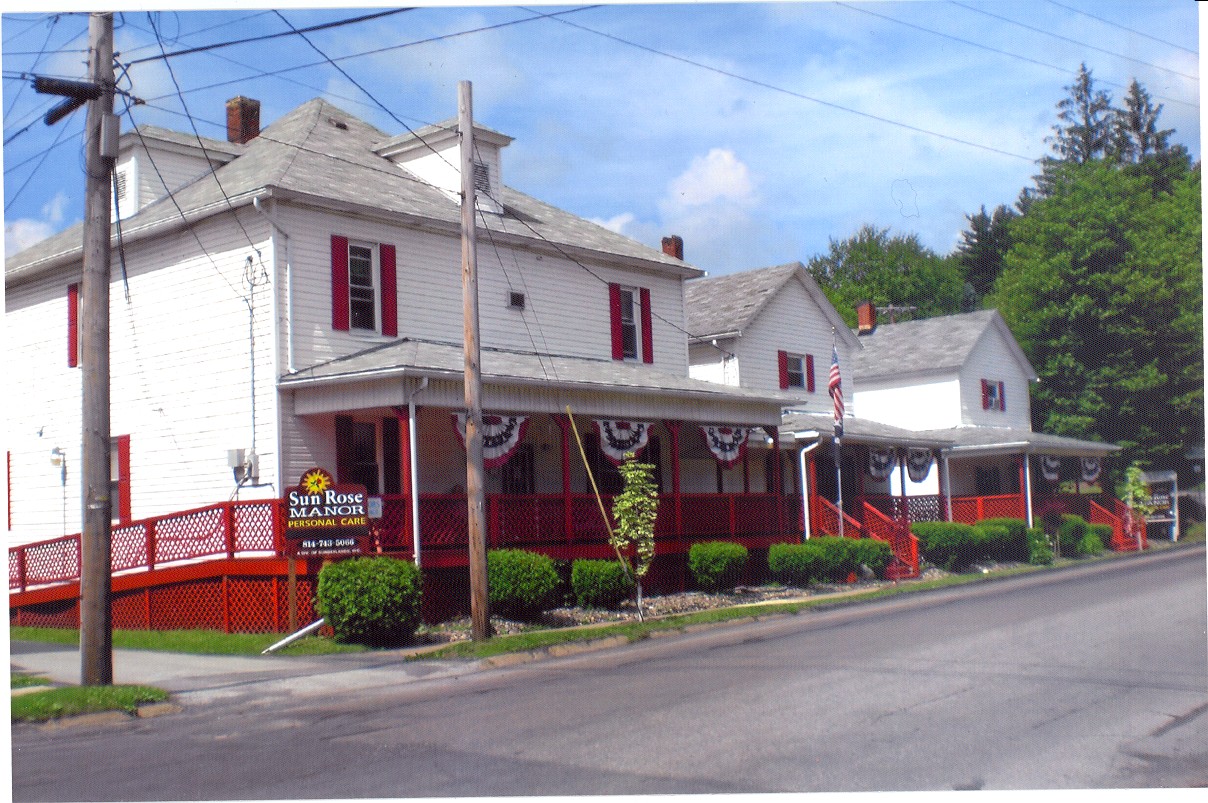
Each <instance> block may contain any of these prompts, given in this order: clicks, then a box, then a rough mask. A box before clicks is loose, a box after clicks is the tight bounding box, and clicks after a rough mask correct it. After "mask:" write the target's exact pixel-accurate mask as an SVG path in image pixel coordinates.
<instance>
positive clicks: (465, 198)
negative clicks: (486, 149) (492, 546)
mask: <svg viewBox="0 0 1208 803" xmlns="http://www.w3.org/2000/svg"><path fill="white" fill-rule="evenodd" d="M457 127H458V130H459V132H460V133H461V294H462V311H463V315H464V318H465V355H466V357H465V385H466V506H467V518H466V522H467V525H468V529H469V533H468V536H469V538H468V540H469V550H470V555H469V560H470V618H471V634H472V636H473V637H474V640H475V641H482V640H484V639H487V638H490V636H491V615H490V610H489V608H488V601H487V539H486V514H485V511H486V492H485V489H484V486H483V467H482V365H481V350H480V348H479V343H478V250H477V244H476V241H475V224H474V213H475V206H476V204H475V194H474V101H473V90H472V87H471V85H470V82H469V81H460V82H458V84H457Z"/></svg>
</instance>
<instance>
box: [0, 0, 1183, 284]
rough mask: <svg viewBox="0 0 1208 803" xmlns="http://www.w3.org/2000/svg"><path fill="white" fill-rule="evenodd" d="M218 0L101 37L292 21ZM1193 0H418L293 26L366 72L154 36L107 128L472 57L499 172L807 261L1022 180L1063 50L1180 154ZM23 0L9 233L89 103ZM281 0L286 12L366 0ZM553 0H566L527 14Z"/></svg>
mask: <svg viewBox="0 0 1208 803" xmlns="http://www.w3.org/2000/svg"><path fill="white" fill-rule="evenodd" d="M227 5H228V6H230V8H229V10H212V11H201V12H199V11H185V10H164V11H161V12H154V13H152V14H151V15H149V14H148V13H147V12H146V11H144V10H133V9H129V10H124V11H122V13H121V15H120V16H119V19H118V24H117V32H116V41H117V50H118V51H119V52H120V54H121V55H120V56H119V59H120V60H121V61H123V62H130V61H133V60H136V59H141V58H147V57H150V56H154V55H157V54H158V53H159V52H160V45H159V44H158V43H157V36H156V31H158V34H159V38H160V39H162V41H163V47H164V49H165V50H166V51H168V52H169V53H170V52H174V51H177V50H183V49H186V48H191V47H197V46H199V45H206V44H211V43H217V42H224V41H231V40H235V39H242V38H249V37H254V36H260V35H264V34H272V33H279V32H283V31H286V30H288V26H287V25H286V23H285V22H283V21H282V20H281V18H280V17H278V16H277V14H276V13H274V12H273V11H271V10H264V9H259V8H256V7H254V6H251V7H249V6H247V5H236V4H235V3H228V4H227ZM1197 6H1198V4H1195V3H1192V2H1189V0H1163V1H1161V2H1158V1H1157V0H1154V1H1153V2H1147V1H1146V0H1123V1H1118V2H1111V1H1110V0H1107V1H1105V0H1093V1H1092V0H1060V1H1059V2H1058V0H1001V1H999V2H986V0H962V1H961V2H936V1H935V0H915V1H913V2H864V3H834V2H784V3H733V4H721V3H677V4H671V5H604V6H595V7H587V6H551V5H534V6H527V7H524V8H521V7H518V6H506V5H478V6H473V7H470V6H456V5H442V6H434V7H421V8H417V9H415V10H411V11H407V12H404V13H400V14H396V15H393V16H390V17H386V18H383V19H379V20H375V21H372V22H365V23H360V24H356V25H350V26H347V27H342V28H337V29H333V30H328V31H322V32H316V33H313V34H308V36H309V38H310V39H311V41H313V42H314V44H315V45H317V46H318V48H319V49H320V50H322V51H323V53H324V54H326V55H327V56H330V57H332V58H333V59H337V60H338V63H339V65H340V66H341V67H342V68H343V69H344V70H345V71H346V72H347V73H348V75H349V76H351V78H352V79H353V80H354V81H355V82H356V84H360V85H361V86H362V87H364V88H365V89H366V90H368V92H369V93H370V94H371V95H372V98H371V97H369V95H367V94H366V93H365V92H363V91H362V90H361V89H360V88H358V87H357V86H356V84H354V83H353V82H352V81H350V80H348V78H346V77H345V76H343V75H341V74H340V73H339V72H338V71H337V70H336V69H335V68H334V67H333V66H331V65H330V64H327V63H318V64H316V62H322V61H323V59H322V57H321V56H319V55H318V54H317V53H316V52H315V50H313V49H312V48H311V46H310V45H308V44H307V43H306V42H305V41H302V40H301V39H300V38H299V37H296V36H291V37H286V38H280V39H272V40H268V41H262V42H257V43H251V44H243V45H237V46H233V47H229V48H223V49H217V50H211V51H208V52H205V53H198V54H195V55H187V56H180V57H177V58H173V59H171V60H170V61H169V62H167V63H169V64H170V65H171V68H172V72H171V73H169V70H168V69H167V67H166V66H165V62H164V61H162V60H159V61H147V62H143V63H141V64H137V65H134V66H132V67H131V68H130V69H129V71H128V74H127V77H128V80H127V81H125V82H123V87H124V88H126V89H127V90H128V91H129V92H130V93H131V94H132V95H134V96H136V97H138V98H140V99H142V100H144V101H146V103H145V104H144V105H140V106H136V107H134V108H133V109H132V112H131V116H123V119H122V128H123V130H129V128H130V126H131V125H132V124H133V123H138V124H142V123H151V124H156V125H161V126H166V127H170V128H174V129H177V130H183V131H190V130H191V128H190V123H189V117H192V119H193V121H194V122H195V123H196V126H197V129H198V131H199V132H200V133H201V134H202V135H205V136H210V137H215V138H224V137H225V127H224V125H225V123H224V120H225V117H224V115H225V111H224V103H225V101H226V100H227V99H228V98H230V97H233V96H235V95H237V94H242V95H246V96H249V97H254V98H257V99H259V100H260V101H261V102H262V104H263V105H262V109H261V120H262V123H263V124H265V125H267V124H269V123H271V122H272V121H273V120H275V119H277V118H278V117H280V116H282V115H283V114H285V113H286V112H288V111H289V110H290V109H292V108H294V107H296V106H298V105H300V104H301V103H304V102H305V101H307V100H309V99H311V98H313V97H317V96H325V97H326V98H327V99H328V100H330V101H331V102H333V103H335V104H336V105H338V106H340V107H342V108H344V109H346V110H348V111H349V112H351V113H353V114H356V115H357V116H360V117H362V118H363V119H366V120H368V121H369V122H371V123H373V124H374V125H376V126H378V127H379V128H381V129H382V130H384V131H386V132H387V133H388V134H391V135H393V134H398V133H402V132H403V131H404V130H405V129H404V127H403V126H402V125H401V124H400V123H399V122H396V120H395V119H393V118H392V117H391V115H390V114H388V113H387V112H386V111H383V109H382V106H384V107H386V108H387V109H389V110H390V112H392V113H393V115H394V116H397V117H398V118H399V119H400V120H402V121H403V122H405V123H406V125H407V126H409V127H411V128H417V127H419V126H421V125H424V124H427V123H431V122H438V121H441V120H446V119H449V118H452V117H455V116H456V110H457V82H458V81H459V80H470V81H472V82H473V85H474V107H475V108H474V110H475V117H476V120H477V121H478V122H480V123H482V124H484V125H487V126H489V127H491V128H494V129H496V130H498V131H501V132H503V133H505V134H508V135H510V136H512V137H515V141H514V142H513V143H512V144H511V145H510V146H509V147H508V148H507V149H506V151H505V164H504V171H505V172H504V180H505V182H506V183H507V184H509V185H511V186H513V187H515V188H517V189H519V190H521V191H523V192H526V193H529V194H531V195H533V196H536V197H537V198H540V199H542V200H544V201H547V202H549V203H553V204H555V205H557V206H559V207H562V208H564V209H566V210H569V211H571V212H574V213H575V214H578V215H580V216H582V217H586V218H590V219H592V220H595V221H597V222H600V223H602V224H604V225H607V226H609V227H610V228H613V229H615V230H618V231H620V232H622V233H624V234H626V235H628V236H630V237H633V238H634V239H636V240H639V241H641V242H644V243H646V244H648V245H652V246H654V247H658V244H659V241H660V239H661V238H662V237H663V236H665V235H667V234H679V235H680V236H682V237H683V238H684V241H685V258H686V259H687V260H688V261H689V262H690V263H692V264H694V265H696V266H698V267H701V268H703V269H705V270H707V271H709V272H710V274H712V275H720V274H725V273H731V272H733V271H736V270H743V269H748V268H756V267H764V266H767V265H774V264H781V263H784V262H790V261H794V260H801V261H803V262H805V261H807V260H808V259H809V258H810V257H812V256H814V255H816V254H820V253H824V252H825V251H826V250H827V248H828V244H829V241H830V240H831V239H842V238H845V237H848V236H850V235H852V234H853V233H854V232H855V231H856V230H857V229H858V228H859V227H860V226H861V225H863V224H865V223H870V224H873V225H875V226H878V227H883V228H889V229H891V230H892V231H893V232H895V233H916V234H918V236H919V238H920V240H921V241H922V242H923V244H924V245H926V246H928V247H930V248H932V249H933V250H935V251H936V252H938V253H941V254H944V253H948V252H949V251H951V250H952V248H953V247H954V246H955V245H956V243H957V242H958V241H959V239H960V232H961V230H962V229H964V228H965V226H966V219H965V216H966V215H968V214H972V213H975V212H977V211H978V209H979V208H980V207H981V206H982V205H983V204H984V205H985V206H986V207H987V208H988V209H993V207H995V206H996V205H998V204H1003V203H1005V204H1011V203H1013V202H1014V201H1015V199H1016V198H1017V197H1018V195H1019V192H1020V190H1021V189H1022V188H1024V187H1025V186H1028V185H1029V184H1030V182H1031V177H1032V176H1033V175H1034V174H1035V173H1036V164H1035V161H1036V159H1038V158H1040V157H1041V156H1043V155H1044V154H1045V153H1046V151H1047V146H1046V144H1045V137H1046V136H1048V135H1049V134H1050V133H1051V127H1052V125H1053V124H1054V123H1055V122H1056V109H1055V106H1056V104H1057V102H1058V101H1059V100H1060V99H1061V98H1062V97H1063V96H1064V95H1065V90H1064V87H1065V86H1067V85H1069V84H1070V83H1071V82H1072V81H1073V79H1074V77H1075V74H1076V72H1077V70H1078V66H1079V64H1080V63H1082V62H1085V63H1086V64H1087V66H1088V67H1089V68H1090V69H1091V70H1092V71H1093V74H1094V77H1095V80H1096V85H1097V87H1098V88H1100V89H1103V90H1106V91H1108V92H1109V93H1110V94H1111V95H1112V97H1113V99H1116V100H1119V99H1121V98H1122V97H1123V95H1124V93H1125V91H1126V87H1127V85H1128V83H1129V82H1130V81H1131V80H1132V79H1133V78H1134V77H1135V78H1136V79H1137V80H1139V81H1140V82H1141V84H1142V85H1143V86H1144V87H1145V88H1146V89H1147V90H1148V91H1149V93H1150V95H1151V96H1152V97H1153V98H1154V101H1155V102H1156V103H1162V104H1164V111H1163V114H1162V124H1163V127H1164V128H1173V129H1175V130H1176V133H1175V135H1174V140H1175V141H1176V142H1179V143H1181V144H1183V145H1185V146H1186V147H1187V148H1188V149H1189V150H1190V151H1191V153H1192V155H1193V156H1194V157H1195V158H1196V159H1199V158H1200V113H1199V94H1200V90H1199V81H1198V75H1199V57H1198V49H1199V30H1198V28H1199V20H1198V11H1199V9H1198V7H1197ZM20 7H21V6H15V7H11V9H10V11H9V12H8V13H5V14H4V15H3V18H2V27H0V35H2V37H3V39H2V41H3V44H2V46H0V48H2V51H3V70H4V83H3V104H4V135H5V139H6V140H10V139H11V141H10V142H8V144H6V145H5V146H4V149H3V161H4V202H5V212H4V218H5V248H6V253H7V254H11V253H13V252H14V249H15V248H18V247H24V246H27V245H29V244H31V243H32V242H35V241H36V240H37V239H40V238H41V237H45V236H48V235H49V234H52V233H54V232H55V231H59V230H61V229H63V228H66V227H67V226H70V225H71V224H73V223H75V222H76V221H78V220H80V219H81V218H82V216H83V171H82V161H83V157H82V152H81V148H82V146H81V141H80V131H81V129H82V127H83V122H84V113H83V111H82V110H81V111H78V112H76V113H75V114H73V115H72V116H71V117H69V118H68V119H67V120H66V121H64V122H61V123H59V124H58V125H56V126H54V127H51V128H48V127H47V126H45V125H44V124H43V123H42V121H41V119H40V118H41V115H42V114H44V113H45V111H46V110H47V109H48V108H50V107H51V106H53V105H54V104H55V103H57V101H58V99H57V98H53V97H49V96H40V95H36V94H35V93H34V92H33V91H32V89H31V88H30V87H29V82H28V79H25V80H22V77H21V76H22V75H23V74H25V75H28V74H31V73H37V74H43V75H57V76H63V77H70V78H83V77H84V75H85V68H84V58H85V55H84V47H85V45H86V41H87V18H86V15H84V14H83V13H78V10H79V9H82V8H86V6H82V5H77V6H75V9H76V10H77V12H76V13H64V14H61V15H59V16H57V18H54V17H53V15H52V14H48V13H47V12H45V10H43V9H41V8H39V9H38V10H37V11H36V12H35V11H32V10H30V11H20V10H18V9H19V8H20ZM61 8H63V9H65V10H68V9H71V7H70V6H66V5H64V6H61ZM115 8H117V9H118V10H121V4H120V3H119V4H117V5H116V6H115ZM163 8H165V9H170V8H171V6H170V5H169V6H163ZM280 9H281V12H282V13H283V14H284V15H285V16H286V18H287V19H288V20H289V22H290V23H291V24H293V25H294V26H296V27H299V28H301V27H304V26H309V25H315V24H319V23H322V22H326V21H330V20H339V19H345V18H348V17H352V16H356V15H359V14H361V13H365V12H366V11H367V10H369V9H365V8H361V7H354V6H343V7H337V8H331V7H328V8H322V9H321V8H317V7H313V6H311V7H298V6H297V5H296V4H295V6H294V7H288V6H280ZM558 11H567V12H569V13H566V14H563V15H559V16H558V17H556V18H551V17H548V16H546V17H544V18H542V16H541V15H549V14H551V13H553V12H558ZM507 23H514V24H507ZM425 40H427V41H425ZM403 45H407V46H403ZM371 51H377V52H371ZM362 54H367V55H362ZM345 56H354V57H352V58H342V57H345ZM308 65H310V66H308ZM266 73H273V74H271V75H270V74H266ZM173 79H175V83H177V84H179V87H180V93H179V94H178V92H177V88H176V85H175V84H174V80H173ZM379 104H381V105H379ZM186 113H187V115H188V116H186ZM56 142H57V143H58V144H57V145H56ZM43 157H45V158H43Z"/></svg>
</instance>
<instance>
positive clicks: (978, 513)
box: [952, 494, 1027, 524]
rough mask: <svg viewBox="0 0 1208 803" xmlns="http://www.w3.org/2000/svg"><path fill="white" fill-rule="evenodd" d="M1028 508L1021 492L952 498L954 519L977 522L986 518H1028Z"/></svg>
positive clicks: (966, 522) (968, 522) (967, 522)
mask: <svg viewBox="0 0 1208 803" xmlns="http://www.w3.org/2000/svg"><path fill="white" fill-rule="evenodd" d="M1026 518H1027V508H1026V506H1025V505H1024V500H1023V497H1022V496H1020V495H1019V494H1007V495H1002V496H960V497H953V499H952V520H953V521H959V522H962V523H964V524H977V523H978V522H979V521H983V520H985V519H1026Z"/></svg>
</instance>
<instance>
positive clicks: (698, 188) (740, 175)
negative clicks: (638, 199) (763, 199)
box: [666, 148, 755, 209]
mask: <svg viewBox="0 0 1208 803" xmlns="http://www.w3.org/2000/svg"><path fill="white" fill-rule="evenodd" d="M668 190H669V193H670V194H669V196H668V198H667V199H666V205H667V207H669V208H671V209H674V208H677V207H696V206H705V205H707V204H711V203H714V202H717V201H724V202H728V203H739V204H743V205H749V204H751V203H754V201H755V187H754V184H753V183H752V181H751V174H750V171H749V170H748V169H747V166H746V165H745V164H743V163H742V162H741V161H739V159H738V157H736V156H735V155H734V152H733V151H731V150H726V149H723V148H713V149H712V150H710V151H709V153H708V155H707V156H704V157H700V156H698V157H696V158H695V159H693V160H692V164H691V165H689V167H688V169H687V171H685V172H684V173H682V174H680V175H679V176H678V177H677V178H675V179H674V180H673V181H672V182H671V186H670V187H669V188H668Z"/></svg>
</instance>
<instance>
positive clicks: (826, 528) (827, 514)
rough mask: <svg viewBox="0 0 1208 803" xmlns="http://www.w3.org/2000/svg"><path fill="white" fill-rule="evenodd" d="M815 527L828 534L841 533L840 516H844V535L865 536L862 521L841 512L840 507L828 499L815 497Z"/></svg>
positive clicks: (852, 536) (851, 536) (849, 536)
mask: <svg viewBox="0 0 1208 803" xmlns="http://www.w3.org/2000/svg"><path fill="white" fill-rule="evenodd" d="M813 501H814V504H813V517H812V519H813V528H814V529H815V530H818V531H819V532H824V533H826V534H827V535H838V534H839V516H840V515H842V516H843V535H844V536H845V537H848V538H863V537H864V527H863V526H862V525H861V524H860V522H858V521H856V520H855V519H853V518H852V517H851V516H849V515H847V514H846V513H840V511H839V508H837V507H835V505H834V503H833V502H831V501H830V500H828V499H823V498H822V497H821V496H816V497H814V500H813Z"/></svg>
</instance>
